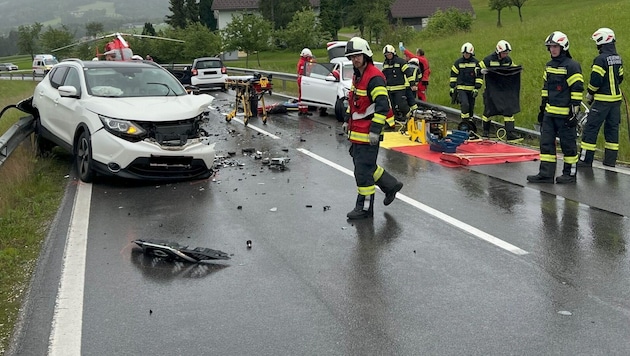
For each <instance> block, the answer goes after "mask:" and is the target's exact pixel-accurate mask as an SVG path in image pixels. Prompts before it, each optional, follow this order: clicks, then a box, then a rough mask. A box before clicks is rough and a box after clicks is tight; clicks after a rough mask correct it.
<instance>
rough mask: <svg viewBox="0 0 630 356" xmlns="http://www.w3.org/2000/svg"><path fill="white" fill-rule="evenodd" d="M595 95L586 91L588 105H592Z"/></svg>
mask: <svg viewBox="0 0 630 356" xmlns="http://www.w3.org/2000/svg"><path fill="white" fill-rule="evenodd" d="M593 100H595V97H594V96H593V94H591V93H586V105H588V106H591V104H592V103H593Z"/></svg>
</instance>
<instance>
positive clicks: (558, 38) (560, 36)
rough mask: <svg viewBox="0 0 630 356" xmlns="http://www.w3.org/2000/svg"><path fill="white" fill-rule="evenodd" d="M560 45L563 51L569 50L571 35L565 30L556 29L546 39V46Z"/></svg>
mask: <svg viewBox="0 0 630 356" xmlns="http://www.w3.org/2000/svg"><path fill="white" fill-rule="evenodd" d="M551 45H558V46H560V47H562V50H563V51H568V50H569V37H567V35H565V34H564V33H563V32H560V31H554V32H552V33H551V34H550V35H549V36H547V39H546V40H545V46H551Z"/></svg>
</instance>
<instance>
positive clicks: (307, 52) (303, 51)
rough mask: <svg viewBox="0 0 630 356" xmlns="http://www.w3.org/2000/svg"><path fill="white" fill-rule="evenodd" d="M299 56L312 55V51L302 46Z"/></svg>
mask: <svg viewBox="0 0 630 356" xmlns="http://www.w3.org/2000/svg"><path fill="white" fill-rule="evenodd" d="M300 57H311V58H312V57H313V52H311V50H310V49H308V48H304V49H303V50H302V52H300Z"/></svg>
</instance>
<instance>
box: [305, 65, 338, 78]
mask: <svg viewBox="0 0 630 356" xmlns="http://www.w3.org/2000/svg"><path fill="white" fill-rule="evenodd" d="M327 64H330V63H327ZM304 72H305V73H304V75H306V76H308V77H311V78H316V79H326V77H327V76H329V75H330V74H331V72H332V70H331V69H330V68H328V67H327V66H324V65H322V64H320V63H307V65H306V68H305V70H304Z"/></svg>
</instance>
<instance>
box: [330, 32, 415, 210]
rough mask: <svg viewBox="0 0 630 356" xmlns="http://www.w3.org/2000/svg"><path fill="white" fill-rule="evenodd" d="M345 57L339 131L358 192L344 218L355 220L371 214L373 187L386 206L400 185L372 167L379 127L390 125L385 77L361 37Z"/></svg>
mask: <svg viewBox="0 0 630 356" xmlns="http://www.w3.org/2000/svg"><path fill="white" fill-rule="evenodd" d="M345 55H346V57H347V58H348V59H349V60H351V61H352V65H353V67H354V76H353V78H352V87H351V89H350V92H349V94H348V103H349V105H348V112H347V113H348V115H347V116H346V121H345V122H344V123H343V125H342V128H343V130H344V133H346V134H347V135H348V138H349V140H350V142H351V145H350V156H352V162H353V163H354V179H355V181H356V184H357V191H358V195H357V200H356V204H355V207H354V209H352V210H351V211H350V212H349V213H348V214H347V217H348V219H351V220H355V219H365V218H370V217H372V216H373V215H374V193H375V192H376V185H377V186H378V187H379V188H380V189H381V190H382V191H383V192H384V193H385V200H384V201H383V204H385V205H389V204H391V203H392V202H393V201H394V199H395V198H396V193H398V191H400V190H401V189H402V187H403V184H402V183H401V182H399V181H398V180H397V179H396V178H394V176H392V175H391V174H389V173H388V172H386V171H385V170H384V169H383V167H381V166H379V165H377V164H376V160H377V158H378V150H379V144H380V141H382V140H383V128H384V126H385V125H388V126H390V127H392V126H394V117H393V111H392V108H391V105H390V103H389V98H388V94H387V89H386V84H385V75H383V73H382V72H381V71H380V70H378V68H377V67H376V66H374V62H373V60H372V56H373V53H372V50H371V49H370V46H369V44H368V43H367V41H366V40H364V39H362V38H360V37H353V38H352V39H351V40H350V41H348V43H347V44H346V53H345Z"/></svg>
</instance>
